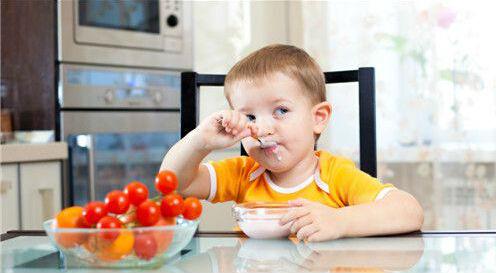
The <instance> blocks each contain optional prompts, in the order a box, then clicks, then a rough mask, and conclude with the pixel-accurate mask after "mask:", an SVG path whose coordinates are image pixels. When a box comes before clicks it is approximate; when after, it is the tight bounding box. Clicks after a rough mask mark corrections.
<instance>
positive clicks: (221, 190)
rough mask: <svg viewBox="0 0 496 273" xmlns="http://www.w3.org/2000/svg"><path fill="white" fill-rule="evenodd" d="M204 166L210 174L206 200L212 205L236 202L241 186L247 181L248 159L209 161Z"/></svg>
mask: <svg viewBox="0 0 496 273" xmlns="http://www.w3.org/2000/svg"><path fill="white" fill-rule="evenodd" d="M204 165H205V166H206V167H207V169H208V171H209V174H210V194H209V196H208V198H207V200H208V201H210V202H212V203H218V202H227V201H233V200H234V201H235V200H237V199H238V193H239V188H240V186H241V184H242V183H246V181H248V170H249V169H250V160H248V157H244V156H240V157H234V158H229V159H224V160H220V161H210V162H208V163H204Z"/></svg>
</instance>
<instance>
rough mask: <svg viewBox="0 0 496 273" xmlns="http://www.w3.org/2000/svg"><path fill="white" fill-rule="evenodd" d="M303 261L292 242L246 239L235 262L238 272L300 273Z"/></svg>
mask: <svg viewBox="0 0 496 273" xmlns="http://www.w3.org/2000/svg"><path fill="white" fill-rule="evenodd" d="M300 260H302V257H301V256H300V254H299V253H298V251H297V249H296V245H295V243H294V242H293V241H291V240H257V239H246V240H243V241H242V243H241V247H240V248H239V250H238V253H237V257H236V259H235V260H234V265H235V266H236V271H237V272H298V271H300V270H299V269H301V268H299V267H298V264H297V263H295V261H300Z"/></svg>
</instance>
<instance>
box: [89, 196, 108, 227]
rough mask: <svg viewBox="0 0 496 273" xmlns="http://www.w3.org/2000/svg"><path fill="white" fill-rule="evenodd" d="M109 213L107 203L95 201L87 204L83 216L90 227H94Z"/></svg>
mask: <svg viewBox="0 0 496 273" xmlns="http://www.w3.org/2000/svg"><path fill="white" fill-rule="evenodd" d="M107 213H108V211H107V207H106V206H105V203H103V202H100V201H93V202H89V203H88V204H86V206H85V207H84V210H83V216H84V218H85V220H86V222H87V223H88V224H89V225H94V224H96V223H98V221H100V219H102V217H103V216H106V215H107Z"/></svg>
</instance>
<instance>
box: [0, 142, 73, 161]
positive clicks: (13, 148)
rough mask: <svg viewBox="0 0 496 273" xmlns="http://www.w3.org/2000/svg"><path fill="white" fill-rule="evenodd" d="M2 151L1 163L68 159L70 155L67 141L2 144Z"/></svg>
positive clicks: (0, 147)
mask: <svg viewBox="0 0 496 273" xmlns="http://www.w3.org/2000/svg"><path fill="white" fill-rule="evenodd" d="M0 151H1V157H0V163H1V164H7V163H19V162H33V161H50V160H63V159H67V155H68V150H67V143H65V142H49V143H36V144H24V143H22V144H18V143H15V144H2V145H0Z"/></svg>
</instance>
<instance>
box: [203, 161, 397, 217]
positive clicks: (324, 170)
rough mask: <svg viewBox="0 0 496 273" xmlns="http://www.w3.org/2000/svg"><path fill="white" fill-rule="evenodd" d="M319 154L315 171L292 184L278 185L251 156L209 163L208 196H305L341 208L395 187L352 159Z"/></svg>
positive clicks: (216, 199) (232, 198) (215, 199)
mask: <svg viewBox="0 0 496 273" xmlns="http://www.w3.org/2000/svg"><path fill="white" fill-rule="evenodd" d="M315 154H316V156H317V157H318V158H319V164H318V169H317V170H316V171H315V174H314V175H312V176H311V177H309V178H307V179H306V180H305V181H303V182H301V183H300V184H298V185H297V186H295V187H291V188H283V187H279V186H277V185H276V184H275V183H274V182H272V181H271V179H270V176H269V175H268V174H267V173H266V172H265V169H264V168H263V167H262V166H261V165H260V164H258V163H257V162H256V161H255V160H254V159H252V158H251V157H246V156H239V157H235V158H229V159H224V160H221V161H216V162H209V163H205V165H206V166H207V168H208V170H209V173H210V195H209V197H208V200H209V201H211V202H213V203H217V202H226V201H235V202H236V203H243V202H252V201H279V202H283V201H288V200H292V199H297V198H305V199H308V200H311V201H314V202H319V203H322V204H325V205H328V206H331V207H334V208H339V207H344V206H350V205H357V204H362V203H368V202H372V201H374V200H377V199H380V198H382V197H383V196H385V194H386V193H387V192H388V191H389V190H391V189H393V188H394V187H393V185H391V184H382V183H381V182H379V181H378V180H377V179H376V178H374V177H371V176H370V175H368V174H366V173H364V172H363V171H361V170H360V169H358V168H356V167H355V164H354V163H353V162H352V161H350V160H348V159H345V158H342V157H338V156H334V155H332V154H330V153H328V152H326V151H318V152H316V153H315Z"/></svg>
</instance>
